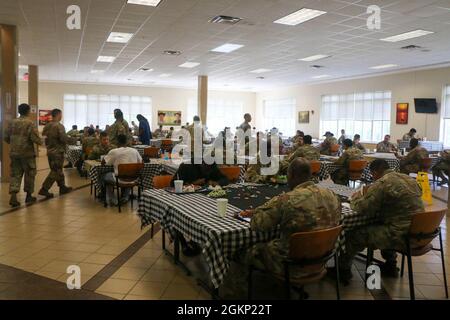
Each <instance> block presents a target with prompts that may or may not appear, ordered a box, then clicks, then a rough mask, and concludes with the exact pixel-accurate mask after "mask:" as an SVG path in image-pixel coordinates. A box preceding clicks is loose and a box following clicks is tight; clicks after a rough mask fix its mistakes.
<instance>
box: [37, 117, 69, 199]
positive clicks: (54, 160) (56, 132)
mask: <svg viewBox="0 0 450 320" xmlns="http://www.w3.org/2000/svg"><path fill="white" fill-rule="evenodd" d="M61 118H62V112H61V110H59V109H53V110H52V121H51V122H49V123H47V125H46V126H45V127H44V130H43V131H42V135H43V136H45V137H46V140H45V144H46V145H47V157H48V164H49V166H50V173H49V174H48V176H47V178H46V179H45V181H44V183H43V184H42V188H41V190H40V191H39V195H41V196H45V197H47V198H53V194H52V193H50V192H49V190H50V188H51V187H52V186H53V183H55V182H56V183H57V184H58V186H59V194H60V195H63V194H66V193H69V192H70V191H72V188H70V187H67V186H66V184H65V178H64V172H63V166H64V153H65V151H66V147H67V144H69V143H71V142H72V138H70V137H69V136H67V134H66V129H65V128H64V126H63V125H62V124H61V123H60V121H61Z"/></svg>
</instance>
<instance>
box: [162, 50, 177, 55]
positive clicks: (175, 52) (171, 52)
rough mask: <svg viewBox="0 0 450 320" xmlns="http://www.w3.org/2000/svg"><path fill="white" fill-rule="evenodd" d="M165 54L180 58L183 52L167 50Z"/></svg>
mask: <svg viewBox="0 0 450 320" xmlns="http://www.w3.org/2000/svg"><path fill="white" fill-rule="evenodd" d="M164 54H167V55H169V56H179V55H180V54H181V51H175V50H166V51H164Z"/></svg>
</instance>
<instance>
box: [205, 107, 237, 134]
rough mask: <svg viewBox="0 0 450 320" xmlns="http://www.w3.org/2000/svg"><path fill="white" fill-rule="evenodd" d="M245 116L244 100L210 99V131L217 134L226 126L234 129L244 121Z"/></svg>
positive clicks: (208, 123)
mask: <svg viewBox="0 0 450 320" xmlns="http://www.w3.org/2000/svg"><path fill="white" fill-rule="evenodd" d="M243 116H244V104H243V103H242V101H232V100H229V101H228V100H209V101H208V121H207V126H208V131H209V132H210V133H212V134H214V135H217V134H218V133H219V132H220V131H222V130H223V129H224V128H225V127H230V128H231V130H232V131H234V130H235V129H236V127H238V126H239V125H240V124H241V123H242V122H243Z"/></svg>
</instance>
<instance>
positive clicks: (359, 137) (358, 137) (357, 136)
mask: <svg viewBox="0 0 450 320" xmlns="http://www.w3.org/2000/svg"><path fill="white" fill-rule="evenodd" d="M353 139H355V140H356V139H361V136H360V135H359V134H355V136H354V137H353Z"/></svg>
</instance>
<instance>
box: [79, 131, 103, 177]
mask: <svg viewBox="0 0 450 320" xmlns="http://www.w3.org/2000/svg"><path fill="white" fill-rule="evenodd" d="M97 144H98V139H97V137H96V136H95V129H93V128H88V129H87V136H86V137H83V138H82V139H81V145H82V146H83V147H82V153H81V159H80V160H79V161H78V163H77V164H76V167H77V169H78V172H79V173H80V175H83V172H82V168H83V162H84V160H87V159H89V155H90V154H91V152H92V150H93V148H94V146H96V145H97Z"/></svg>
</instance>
